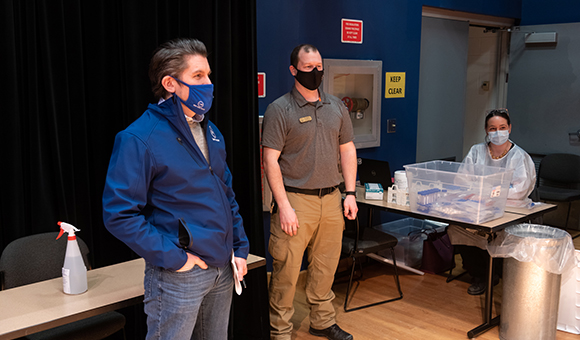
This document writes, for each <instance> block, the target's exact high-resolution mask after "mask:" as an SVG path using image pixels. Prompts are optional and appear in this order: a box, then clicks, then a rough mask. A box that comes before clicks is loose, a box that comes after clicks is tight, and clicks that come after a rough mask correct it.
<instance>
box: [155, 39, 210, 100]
mask: <svg viewBox="0 0 580 340" xmlns="http://www.w3.org/2000/svg"><path fill="white" fill-rule="evenodd" d="M193 55H199V56H202V57H205V58H207V50H206V48H205V45H204V44H203V43H202V42H201V41H199V40H197V39H191V38H177V39H173V40H170V41H168V42H166V43H163V44H161V45H160V46H159V47H158V48H157V49H156V50H155V52H153V57H152V58H151V62H150V63H149V80H150V81H151V90H152V91H153V95H155V99H160V98H165V96H166V95H167V91H166V90H165V88H164V87H163V85H161V80H162V79H163V77H165V76H172V77H174V78H178V77H179V75H180V74H181V73H182V72H183V71H184V70H185V69H186V68H187V58H186V57H188V56H193Z"/></svg>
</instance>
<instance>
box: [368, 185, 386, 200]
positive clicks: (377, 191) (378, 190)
mask: <svg viewBox="0 0 580 340" xmlns="http://www.w3.org/2000/svg"><path fill="white" fill-rule="evenodd" d="M365 199H367V200H382V199H383V186H382V185H381V184H380V183H365Z"/></svg>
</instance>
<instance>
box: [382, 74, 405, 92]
mask: <svg viewBox="0 0 580 340" xmlns="http://www.w3.org/2000/svg"><path fill="white" fill-rule="evenodd" d="M405 73H406V72H387V73H386V82H385V83H386V86H385V98H405Z"/></svg>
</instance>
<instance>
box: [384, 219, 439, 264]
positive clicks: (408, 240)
mask: <svg viewBox="0 0 580 340" xmlns="http://www.w3.org/2000/svg"><path fill="white" fill-rule="evenodd" d="M446 227H447V224H446V223H441V222H435V221H429V220H421V219H417V218H412V217H409V218H404V219H401V220H397V221H393V222H388V223H383V224H379V225H377V226H374V227H373V228H375V229H378V230H381V231H384V232H385V233H388V234H391V235H393V236H394V237H396V238H397V245H396V246H395V258H396V259H397V263H401V264H404V265H406V266H408V267H417V268H418V267H420V266H421V259H422V258H423V241H424V240H425V239H426V238H427V237H426V236H425V234H423V233H422V232H423V231H425V232H427V233H428V232H430V231H433V230H435V231H437V232H441V231H444V230H445V228H446ZM379 255H381V256H383V257H385V258H391V254H390V251H381V252H379Z"/></svg>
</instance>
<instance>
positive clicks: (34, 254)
mask: <svg viewBox="0 0 580 340" xmlns="http://www.w3.org/2000/svg"><path fill="white" fill-rule="evenodd" d="M57 236H58V233H57V232H51V233H43V234H36V235H30V236H26V237H22V238H19V239H17V240H14V241H12V242H10V243H9V244H8V245H7V246H6V248H5V249H4V251H3V252H2V256H1V257H0V272H2V274H3V277H4V280H3V282H2V287H3V289H8V288H13V287H18V286H22V285H27V284H31V283H35V282H39V281H44V280H49V279H54V278H56V277H60V276H61V275H62V265H63V264H64V256H65V253H66V246H67V238H66V235H63V237H61V238H60V239H58V240H57V239H56V237H57ZM77 241H78V244H79V248H80V250H81V253H82V255H83V259H84V261H85V266H86V267H87V269H89V268H90V266H89V261H88V258H87V254H88V253H89V248H88V247H87V245H86V244H85V242H83V240H81V239H80V238H79V237H78V236H77Z"/></svg>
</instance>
